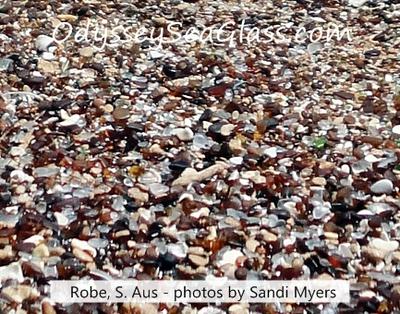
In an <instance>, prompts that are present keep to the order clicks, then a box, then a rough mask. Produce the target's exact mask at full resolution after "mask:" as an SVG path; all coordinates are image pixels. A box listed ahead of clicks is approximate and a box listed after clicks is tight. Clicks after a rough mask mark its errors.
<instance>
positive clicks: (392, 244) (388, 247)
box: [369, 238, 399, 253]
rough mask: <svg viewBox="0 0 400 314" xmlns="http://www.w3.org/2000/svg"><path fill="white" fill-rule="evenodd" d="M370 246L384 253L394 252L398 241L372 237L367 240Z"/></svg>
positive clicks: (397, 246)
mask: <svg viewBox="0 0 400 314" xmlns="http://www.w3.org/2000/svg"><path fill="white" fill-rule="evenodd" d="M369 246H370V247H371V248H374V249H377V250H380V251H382V252H385V253H390V252H394V251H396V250H397V249H398V248H399V242H397V241H385V240H382V239H379V238H374V239H373V240H371V241H370V242H369Z"/></svg>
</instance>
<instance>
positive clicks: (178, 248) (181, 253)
mask: <svg viewBox="0 0 400 314" xmlns="http://www.w3.org/2000/svg"><path fill="white" fill-rule="evenodd" d="M167 250H168V253H170V254H172V255H174V256H176V257H177V258H185V257H186V254H187V251H188V247H187V245H186V244H183V243H180V244H178V243H177V244H175V243H170V244H168V245H167Z"/></svg>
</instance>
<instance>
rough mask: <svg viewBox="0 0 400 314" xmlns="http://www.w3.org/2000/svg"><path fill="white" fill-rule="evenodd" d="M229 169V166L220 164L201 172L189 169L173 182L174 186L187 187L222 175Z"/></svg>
mask: <svg viewBox="0 0 400 314" xmlns="http://www.w3.org/2000/svg"><path fill="white" fill-rule="evenodd" d="M228 167H229V166H228V165H227V164H225V163H222V162H219V163H217V164H215V165H212V166H210V167H208V168H206V169H204V170H201V171H197V170H196V169H193V168H187V169H185V171H183V172H182V174H181V176H180V177H179V178H178V179H176V180H175V181H174V182H172V186H176V185H182V186H186V185H188V184H190V183H192V182H194V181H199V182H201V181H203V180H205V179H208V178H210V177H212V176H214V175H216V174H218V173H221V172H222V171H224V170H225V169H227V168H228Z"/></svg>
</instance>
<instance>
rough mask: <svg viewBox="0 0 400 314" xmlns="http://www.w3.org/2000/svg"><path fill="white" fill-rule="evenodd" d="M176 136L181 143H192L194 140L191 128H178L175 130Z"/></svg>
mask: <svg viewBox="0 0 400 314" xmlns="http://www.w3.org/2000/svg"><path fill="white" fill-rule="evenodd" d="M174 135H176V136H177V137H178V138H179V139H180V140H181V141H185V142H188V141H191V140H192V139H193V136H194V134H193V131H192V130H191V129H190V128H177V129H175V130H174Z"/></svg>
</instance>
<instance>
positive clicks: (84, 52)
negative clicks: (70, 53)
mask: <svg viewBox="0 0 400 314" xmlns="http://www.w3.org/2000/svg"><path fill="white" fill-rule="evenodd" d="M93 54H94V50H93V48H92V47H83V48H81V49H79V55H80V56H81V57H85V58H90V57H92V56H93Z"/></svg>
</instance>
